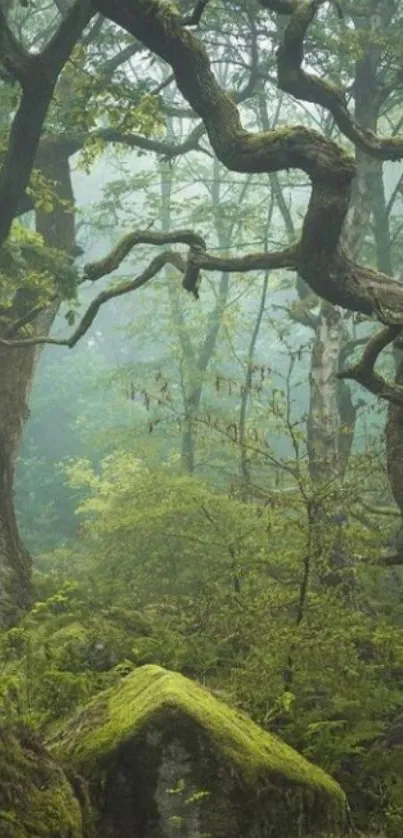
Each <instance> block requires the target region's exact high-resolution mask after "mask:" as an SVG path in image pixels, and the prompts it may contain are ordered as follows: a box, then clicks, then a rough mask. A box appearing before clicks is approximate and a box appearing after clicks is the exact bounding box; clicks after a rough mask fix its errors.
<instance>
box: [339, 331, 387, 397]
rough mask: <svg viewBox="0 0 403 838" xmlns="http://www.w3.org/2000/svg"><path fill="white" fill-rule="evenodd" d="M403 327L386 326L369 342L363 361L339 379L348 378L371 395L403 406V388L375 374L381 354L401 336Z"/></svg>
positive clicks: (341, 373) (346, 371)
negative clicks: (360, 385)
mask: <svg viewBox="0 0 403 838" xmlns="http://www.w3.org/2000/svg"><path fill="white" fill-rule="evenodd" d="M401 331H402V329H401V327H399V326H386V327H385V328H384V329H381V330H380V331H379V332H377V333H376V335H374V336H373V337H372V338H370V339H369V340H368V343H367V344H366V347H365V350H364V352H363V355H362V358H361V360H360V361H359V362H358V363H357V364H354V366H351V367H348V368H347V369H345V370H342V371H341V372H340V373H339V378H348V379H352V380H354V381H357V382H358V383H359V384H362V386H363V387H365V388H366V389H367V390H369V391H370V393H373V394H374V395H375V396H379V398H381V399H386V401H389V402H394V403H395V404H399V405H402V404H403V386H401V385H399V384H393V383H392V384H390V383H388V382H387V381H385V379H384V378H382V376H381V375H379V374H378V373H377V372H375V364H376V362H377V360H378V357H379V355H380V353H381V352H382V351H383V349H385V348H386V347H387V346H389V344H391V343H393V341H394V340H396V338H397V337H398V336H399V335H400V334H401Z"/></svg>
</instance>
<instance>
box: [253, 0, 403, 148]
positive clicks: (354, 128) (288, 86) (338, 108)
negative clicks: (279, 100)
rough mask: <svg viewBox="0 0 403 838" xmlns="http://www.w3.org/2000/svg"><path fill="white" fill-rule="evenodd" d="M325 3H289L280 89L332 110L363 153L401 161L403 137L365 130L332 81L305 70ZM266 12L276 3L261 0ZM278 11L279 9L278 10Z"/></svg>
mask: <svg viewBox="0 0 403 838" xmlns="http://www.w3.org/2000/svg"><path fill="white" fill-rule="evenodd" d="M324 2H325V0H311V2H310V3H304V2H297V3H290V4H289V8H288V11H287V12H284V13H285V14H289V15H290V23H289V25H288V26H287V28H286V30H285V35H284V43H283V45H282V46H281V47H280V49H279V50H278V53H277V71H278V84H279V87H280V88H281V90H284V91H285V92H287V93H291V95H292V96H295V97H296V98H297V99H303V100H304V101H305V102H312V103H314V104H316V105H320V106H322V107H324V108H326V110H328V111H330V113H331V114H332V116H333V119H334V121H335V122H336V125H337V126H338V128H339V129H340V131H341V132H342V133H343V134H344V136H345V137H348V139H349V140H351V141H352V142H353V143H354V144H355V145H356V146H359V147H360V148H361V149H363V151H366V152H367V153H368V154H371V155H372V156H373V157H378V158H380V159H381V160H385V159H388V160H400V158H401V157H402V156H403V137H402V136H395V137H392V138H387V137H378V136H377V135H376V134H374V133H373V132H372V131H369V130H367V129H364V128H362V127H361V126H360V125H359V124H358V123H357V122H356V121H355V119H354V117H353V116H352V115H351V114H350V113H349V111H348V108H347V104H346V99H345V96H344V93H343V91H342V90H340V89H339V88H338V87H336V85H334V84H332V83H331V82H328V81H325V80H324V79H320V78H319V77H318V76H314V75H312V74H311V73H306V72H305V70H303V69H302V62H303V58H304V38H305V36H306V33H307V29H308V27H309V24H310V23H311V22H312V20H313V18H314V16H315V14H316V12H317V10H318V9H319V8H320V6H322V5H323V3H324ZM262 5H263V6H265V8H267V9H270V8H272V9H275V7H277V5H278V3H277V2H276V0H274V2H273V3H272V2H271V0H262ZM276 10H277V9H276Z"/></svg>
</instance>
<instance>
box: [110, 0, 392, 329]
mask: <svg viewBox="0 0 403 838" xmlns="http://www.w3.org/2000/svg"><path fill="white" fill-rule="evenodd" d="M95 5H96V7H97V8H98V9H99V11H101V12H102V13H103V14H105V15H106V16H107V17H109V18H111V19H112V20H114V21H115V22H116V23H118V24H119V25H121V26H123V27H124V28H125V29H126V31H128V32H130V33H131V34H132V35H134V37H136V38H137V39H139V40H141V41H142V42H143V43H144V44H145V45H146V46H147V47H148V48H149V49H151V50H152V51H153V52H154V53H156V54H157V55H159V56H160V58H161V59H163V60H164V61H166V62H167V63H168V64H169V65H170V66H171V68H172V70H173V72H174V74H175V78H176V83H177V85H178V88H179V90H180V91H181V93H182V94H183V96H184V98H185V99H186V101H187V102H188V103H189V105H190V106H191V107H192V108H193V109H194V111H195V112H196V113H198V114H199V116H200V117H201V119H202V120H203V122H204V124H205V127H206V130H207V134H208V136H209V139H210V142H211V145H212V146H213V149H214V151H215V153H216V154H217V157H218V158H219V159H220V160H221V161H222V163H223V164H224V165H225V166H227V168H229V169H231V170H233V171H239V172H248V173H253V172H254V173H258V172H261V173H263V172H265V173H267V172H276V171H280V170H284V169H287V168H295V169H300V170H303V171H304V172H306V174H307V175H308V176H309V177H310V179H311V182H312V193H311V198H310V201H309V205H308V209H307V212H306V215H305V219H304V224H303V230H302V237H301V240H300V242H299V245H298V252H297V250H296V249H295V251H294V267H296V269H297V270H298V272H299V274H300V275H301V277H302V278H303V279H304V280H305V281H306V282H307V283H308V285H309V286H310V287H311V289H312V290H313V291H314V292H315V293H316V294H318V295H319V296H321V297H322V298H324V299H326V300H328V301H329V302H332V303H335V304H337V305H341V306H343V307H344V308H348V309H350V310H352V311H359V312H361V313H362V314H366V315H370V316H373V315H376V317H378V318H379V319H380V320H381V321H382V322H384V323H385V324H399V325H403V287H402V285H401V284H400V283H398V282H397V281H395V280H393V279H391V278H390V277H388V276H386V275H384V274H381V273H379V272H377V271H370V270H369V269H367V268H364V267H361V266H359V265H357V264H356V263H355V262H354V261H352V260H351V259H349V257H348V255H347V254H346V252H345V251H344V250H343V248H342V247H341V246H340V236H341V233H342V229H343V225H344V221H345V217H346V214H347V210H348V206H349V201H350V190H351V184H352V180H353V178H354V175H355V166H354V161H353V160H352V158H351V157H349V156H348V155H347V154H346V153H345V151H344V150H343V149H342V148H341V147H340V146H338V145H337V144H336V143H334V142H332V141H331V140H329V139H327V138H325V137H323V136H322V135H321V134H320V133H319V132H317V131H313V130H309V129H307V128H305V127H303V126H295V127H289V128H287V129H286V130H284V129H276V130H269V131H265V132H262V133H256V134H250V133H248V132H247V131H246V130H245V129H244V128H243V126H242V123H241V120H240V115H239V113H238V109H237V107H236V104H235V102H234V101H233V100H232V99H231V98H230V97H229V96H228V95H227V94H226V93H225V92H224V91H223V90H222V89H221V88H220V86H219V84H218V83H217V81H216V78H215V76H214V74H213V72H212V70H211V67H210V62H209V59H208V55H207V53H206V50H205V48H204V46H203V45H202V43H201V42H200V40H199V39H198V38H197V37H196V36H195V34H194V33H193V32H191V31H189V30H188V29H186V28H184V27H183V25H182V21H181V17H180V15H179V14H178V13H176V12H175V10H174V9H173V8H172V7H170V6H168V5H165V4H164V5H162V4H161V3H160V2H159V0H130V2H129V0H122V2H119V3H118V2H117V0H95ZM267 6H268V7H270V8H274V7H275V9H276V10H277V11H279V10H280V6H281V11H282V12H283V13H287V14H290V21H289V24H288V26H287V33H288V34H287V38H288V40H287V45H288V47H289V46H290V44H291V43H292V44H293V45H294V46H295V48H296V49H297V51H298V50H299V55H300V56H302V47H299V46H298V44H299V43H302V39H303V35H304V33H305V32H306V28H307V26H308V24H309V22H310V20H311V19H312V16H313V14H314V11H315V10H316V8H317V4H316V5H315V4H314V5H313V6H312V4H306V3H299V2H298V0H297V1H296V2H294V0H293V2H292V3H291V0H290V3H287V2H285V0H284V1H283V0H281V2H280V3H279V2H277V3H276V4H275V3H274V2H273V3H272V5H270V3H269V2H268V3H267ZM308 10H309V12H308ZM291 12H292V13H291ZM286 53H287V55H288V56H289V61H290V62H291V64H292V66H293V67H294V68H295V67H296V64H295V59H293V58H292V56H291V54H290V49H289V48H288V51H287V50H286ZM286 53H284V51H283V53H282V55H280V57H279V62H280V64H281V62H282V64H283V65H284V63H285V55H286ZM295 72H296V74H297V76H298V71H297V69H296V71H295ZM324 90H327V97H324V93H323V91H324ZM321 91H322V96H323V105H324V106H325V107H327V108H328V109H329V110H332V107H333V106H334V102H335V101H336V100H337V101H338V99H337V96H336V94H334V92H333V89H332V88H331V89H328V88H327V86H326V85H324V86H322V88H321ZM295 95H296V94H295ZM301 98H303V95H302V93H301ZM340 107H341V106H340ZM347 129H348V125H347V124H346V130H347ZM377 144H378V145H377ZM375 146H376V147H375ZM366 148H367V150H368V151H369V152H370V153H372V154H375V153H376V154H378V152H379V154H378V156H380V157H382V158H383V159H396V158H397V157H399V156H402V155H403V144H402V143H400V144H399V142H397V141H396V138H394V139H393V140H388V141H386V140H385V141H383V140H377V141H376V143H375V141H374V142H373V143H372V146H371V144H370V143H367V144H366ZM295 257H296V258H295ZM295 263H296V264H295Z"/></svg>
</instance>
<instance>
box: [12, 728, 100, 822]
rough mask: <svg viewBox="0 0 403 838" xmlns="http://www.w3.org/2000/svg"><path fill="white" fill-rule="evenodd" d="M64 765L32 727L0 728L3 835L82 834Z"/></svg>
mask: <svg viewBox="0 0 403 838" xmlns="http://www.w3.org/2000/svg"><path fill="white" fill-rule="evenodd" d="M83 836H84V832H83V822H82V816H81V810H80V805H79V803H78V801H77V799H76V797H75V795H74V792H73V789H72V787H71V785H70V783H69V782H68V780H67V778H66V776H65V774H64V772H63V771H62V769H61V768H60V767H59V766H58V765H56V763H55V762H54V761H53V759H52V758H51V757H50V756H49V755H48V754H47V753H46V751H45V749H44V748H43V746H42V745H41V744H40V742H39V740H38V739H37V738H36V737H35V736H34V735H33V734H32V733H31V732H30V731H28V730H23V729H21V730H19V731H18V732H15V731H14V732H13V731H11V730H9V729H8V728H6V727H0V838H83Z"/></svg>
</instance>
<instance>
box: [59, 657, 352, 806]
mask: <svg viewBox="0 0 403 838" xmlns="http://www.w3.org/2000/svg"><path fill="white" fill-rule="evenodd" d="M164 717H165V719H166V721H167V725H168V726H169V727H170V728H171V729H172V719H173V717H175V718H176V719H179V720H180V719H183V720H184V722H186V725H185V726H187V727H189V723H190V724H191V725H193V727H195V728H196V729H197V730H198V731H201V732H202V734H203V736H204V737H205V739H206V741H208V742H209V745H210V747H211V749H212V751H213V752H214V753H215V754H217V755H218V756H219V758H220V760H221V761H222V762H223V763H225V764H226V765H228V766H229V767H230V770H231V772H232V773H235V774H236V775H237V776H238V777H239V783H240V784H241V785H242V787H245V786H246V787H248V788H250V789H254V790H256V789H257V788H262V789H264V790H265V793H267V790H268V789H270V788H272V789H274V790H276V791H277V792H278V790H279V789H280V790H281V789H284V796H287V794H288V793H289V790H290V789H291V790H292V789H293V788H294V789H295V790H296V793H297V794H298V795H300V794H301V793H302V796H303V797H304V799H305V798H306V800H309V801H310V806H311V808H312V807H313V808H314V809H315V811H316V810H318V808H319V809H321V810H322V814H323V812H324V811H325V812H326V817H329V818H330V819H331V820H332V821H333V822H341V821H342V820H343V819H344V815H345V811H346V800H345V795H344V793H343V791H342V789H341V788H340V787H339V786H338V784H337V783H336V782H335V781H334V780H333V779H331V778H330V777H329V776H328V775H327V774H325V772H323V771H322V770H321V769H320V768H318V767H316V766H314V765H311V764H310V763H309V762H308V761H307V760H305V759H304V758H303V757H302V756H301V755H300V754H298V753H297V752H296V751H294V750H293V749H292V748H290V747H289V746H288V745H286V744H285V743H284V742H282V741H281V740H280V739H278V738H277V737H275V736H273V735H270V734H268V733H266V732H265V731H263V730H261V729H260V728H259V727H258V726H257V725H255V724H254V723H253V722H252V721H251V720H250V719H249V718H248V717H246V716H245V715H242V714H240V713H237V712H236V711H234V710H233V709H231V708H230V707H228V706H227V705H225V704H224V703H223V702H221V701H219V700H218V699H217V698H215V697H214V696H212V695H211V694H210V693H209V692H208V691H207V690H205V689H204V688H202V687H201V686H199V685H198V684H196V683H194V682H192V681H190V680H188V679H187V678H185V677H183V676H182V675H179V674H177V673H174V672H168V671H166V670H164V669H162V668H160V667H158V666H153V665H150V666H143V667H141V668H139V669H137V670H136V671H135V672H134V673H133V674H132V675H130V676H128V677H127V678H125V679H124V680H123V681H122V682H121V683H120V684H119V685H118V686H117V687H113V688H111V689H110V690H107V691H105V692H103V693H101V694H100V695H99V696H97V697H96V698H95V699H93V700H92V701H91V702H90V703H89V704H88V706H87V707H85V708H84V709H83V710H82V711H80V712H79V713H78V714H77V715H76V716H75V717H74V718H73V719H72V720H70V722H68V723H67V725H65V726H64V727H63V728H62V729H61V730H60V731H59V732H58V733H57V734H55V735H54V736H53V739H52V741H51V742H50V743H49V747H50V748H51V751H52V752H53V753H54V754H55V756H61V757H63V758H64V759H66V760H68V761H70V762H71V763H72V764H73V765H74V766H75V767H76V768H77V769H79V770H80V771H81V772H83V773H84V774H85V775H86V776H91V778H92V779H93V778H94V777H95V776H96V775H97V774H98V775H99V776H101V775H102V774H103V772H104V770H105V767H106V766H107V765H108V763H111V762H115V761H116V755H117V752H118V750H119V748H122V747H123V746H125V744H126V743H128V742H130V741H131V742H135V741H136V740H139V739H141V738H142V737H143V734H144V732H145V731H147V730H150V729H151V730H152V729H153V727H154V728H155V727H159V728H161V719H164Z"/></svg>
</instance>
